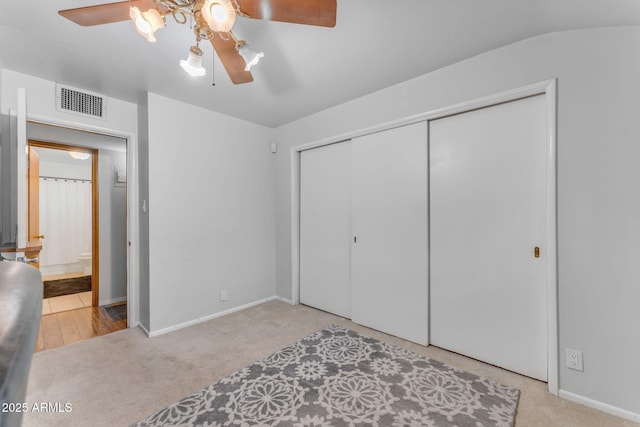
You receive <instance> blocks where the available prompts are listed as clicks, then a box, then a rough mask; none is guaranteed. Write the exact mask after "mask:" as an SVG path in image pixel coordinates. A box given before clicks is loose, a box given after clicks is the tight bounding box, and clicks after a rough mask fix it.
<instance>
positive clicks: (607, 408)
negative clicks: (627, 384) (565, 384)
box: [558, 390, 640, 422]
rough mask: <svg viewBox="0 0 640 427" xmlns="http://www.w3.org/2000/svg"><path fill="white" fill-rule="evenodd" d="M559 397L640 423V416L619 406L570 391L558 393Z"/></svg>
mask: <svg viewBox="0 0 640 427" xmlns="http://www.w3.org/2000/svg"><path fill="white" fill-rule="evenodd" d="M558 396H560V397H561V398H563V399H567V400H570V401H572V402H575V403H579V404H581V405H584V406H588V407H589V408H593V409H597V410H599V411H602V412H606V413H607V414H611V415H615V416H617V417H620V418H624V419H627V420H630V421H635V422H640V414H637V413H635V412H631V411H628V410H626V409H622V408H618V407H617V406H613V405H609V404H608V403H604V402H600V401H598V400H593V399H589V398H588V397H585V396H581V395H579V394H575V393H571V392H570V391H566V390H560V391H559V392H558Z"/></svg>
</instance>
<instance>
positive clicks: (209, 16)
mask: <svg viewBox="0 0 640 427" xmlns="http://www.w3.org/2000/svg"><path fill="white" fill-rule="evenodd" d="M200 11H201V13H202V17H203V18H204V20H205V21H206V22H207V25H208V26H209V28H211V31H215V32H222V33H226V32H229V31H231V27H233V24H234V23H235V22H236V9H235V8H234V7H233V5H232V4H231V1H229V0H205V1H204V3H203V5H202V8H201V9H200Z"/></svg>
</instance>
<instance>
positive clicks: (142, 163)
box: [135, 94, 151, 331]
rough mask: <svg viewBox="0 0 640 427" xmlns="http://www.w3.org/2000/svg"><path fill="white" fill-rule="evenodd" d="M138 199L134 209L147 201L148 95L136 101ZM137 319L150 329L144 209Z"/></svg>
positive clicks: (147, 233) (140, 234) (147, 244)
mask: <svg viewBox="0 0 640 427" xmlns="http://www.w3.org/2000/svg"><path fill="white" fill-rule="evenodd" d="M138 183H139V186H138V200H136V201H135V203H137V205H138V206H137V207H136V209H141V206H142V204H143V203H144V206H145V207H146V205H147V204H148V203H149V97H148V94H145V96H144V98H143V99H141V100H140V102H139V103H138ZM139 213H140V217H139V236H138V239H139V246H138V248H139V251H140V264H139V266H138V268H139V271H140V280H139V310H140V311H139V314H140V316H139V321H140V324H141V326H142V327H143V328H144V330H145V331H150V330H151V313H150V299H151V295H150V294H151V292H150V289H149V214H148V212H147V210H146V209H141V210H140V211H139Z"/></svg>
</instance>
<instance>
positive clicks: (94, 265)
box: [27, 139, 100, 307]
mask: <svg viewBox="0 0 640 427" xmlns="http://www.w3.org/2000/svg"><path fill="white" fill-rule="evenodd" d="M27 146H28V147H36V148H49V149H53V150H62V151H67V152H70V151H76V152H82V153H88V154H91V305H92V306H94V307H98V306H99V305H100V227H99V225H100V221H99V220H100V205H99V202H100V200H99V199H100V197H99V195H100V192H99V188H100V183H99V182H98V156H99V155H100V154H99V152H98V150H97V149H95V148H86V147H78V146H74V145H68V144H61V143H58V142H45V141H38V140H34V139H27Z"/></svg>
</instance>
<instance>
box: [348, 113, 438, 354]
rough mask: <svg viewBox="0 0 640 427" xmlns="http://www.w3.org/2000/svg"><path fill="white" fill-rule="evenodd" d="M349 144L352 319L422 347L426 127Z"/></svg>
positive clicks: (425, 337)
mask: <svg viewBox="0 0 640 427" xmlns="http://www.w3.org/2000/svg"><path fill="white" fill-rule="evenodd" d="M351 144H352V159H353V175H352V203H351V206H352V218H353V235H354V238H355V241H353V242H352V253H351V257H352V266H351V286H352V307H351V313H352V320H353V321H354V322H357V323H360V324H362V325H366V326H369V327H372V328H374V329H378V330H380V331H383V332H387V333H389V334H392V335H396V336H399V337H402V338H405V339H407V340H410V341H413V342H417V343H420V344H427V342H428V330H429V329H428V281H427V261H428V256H427V242H428V240H427V124H426V122H421V123H415V124H412V125H408V126H403V127H399V128H395V129H391V130H387V131H383V132H378V133H374V134H371V135H366V136H363V137H359V138H354V139H353V140H352V141H351Z"/></svg>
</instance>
